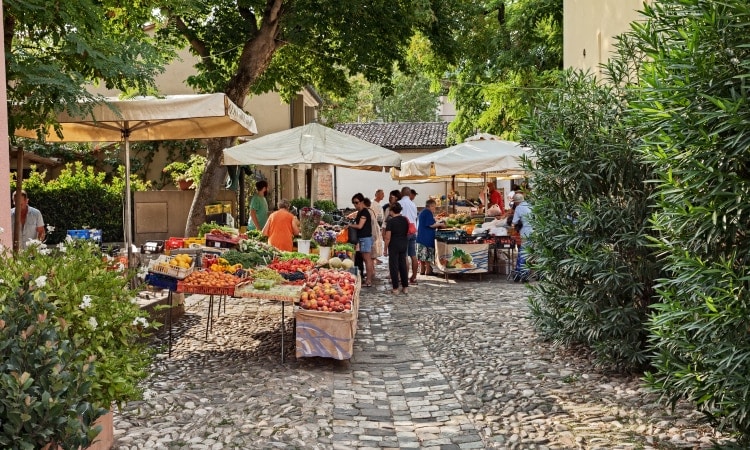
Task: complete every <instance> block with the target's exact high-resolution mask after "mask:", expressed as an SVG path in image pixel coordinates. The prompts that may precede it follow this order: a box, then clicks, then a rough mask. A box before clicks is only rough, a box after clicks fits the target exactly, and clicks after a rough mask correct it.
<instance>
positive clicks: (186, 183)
mask: <svg viewBox="0 0 750 450" xmlns="http://www.w3.org/2000/svg"><path fill="white" fill-rule="evenodd" d="M177 183H178V184H179V188H180V190H181V191H187V190H188V189H190V187H191V186H192V185H193V180H178V181H177Z"/></svg>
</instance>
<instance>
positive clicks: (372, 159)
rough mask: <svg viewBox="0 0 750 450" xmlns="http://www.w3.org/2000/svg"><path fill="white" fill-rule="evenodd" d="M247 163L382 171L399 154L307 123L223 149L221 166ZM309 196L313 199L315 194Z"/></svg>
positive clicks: (396, 160) (395, 163)
mask: <svg viewBox="0 0 750 450" xmlns="http://www.w3.org/2000/svg"><path fill="white" fill-rule="evenodd" d="M248 164H258V165H262V166H285V165H290V166H295V165H303V164H310V165H311V166H312V168H313V170H315V165H316V164H331V165H334V166H341V167H348V168H351V169H360V170H377V171H382V170H383V169H386V168H389V167H398V166H399V164H401V155H399V154H398V153H396V152H394V151H391V150H388V149H386V148H383V147H380V146H379V145H375V144H372V143H370V142H367V141H364V140H362V139H359V138H357V137H354V136H352V135H350V134H346V133H342V132H340V131H336V130H334V129H333V128H328V127H326V126H323V125H320V124H317V123H309V124H307V125H303V126H300V127H295V128H291V129H289V130H284V131H279V132H277V133H272V134H268V135H266V136H261V137H259V138H256V139H251V140H249V141H248V142H245V143H243V144H239V145H236V146H234V147H230V148H226V149H224V165H227V166H232V165H248ZM313 179H314V177H313ZM313 186H314V184H313ZM310 197H311V199H310V200H311V202H313V201H314V198H315V196H314V195H311V196H310Z"/></svg>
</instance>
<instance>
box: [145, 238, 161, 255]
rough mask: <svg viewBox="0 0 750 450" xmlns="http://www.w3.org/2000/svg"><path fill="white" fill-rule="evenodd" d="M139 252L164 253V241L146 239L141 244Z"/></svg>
mask: <svg viewBox="0 0 750 450" xmlns="http://www.w3.org/2000/svg"><path fill="white" fill-rule="evenodd" d="M141 253H144V254H147V255H150V254H154V253H164V241H147V242H146V243H145V244H143V245H141Z"/></svg>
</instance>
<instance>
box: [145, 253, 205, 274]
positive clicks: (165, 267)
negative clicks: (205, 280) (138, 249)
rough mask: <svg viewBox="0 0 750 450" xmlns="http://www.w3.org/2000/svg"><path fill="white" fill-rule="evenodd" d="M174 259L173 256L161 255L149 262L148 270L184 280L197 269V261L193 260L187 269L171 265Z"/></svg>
mask: <svg viewBox="0 0 750 450" xmlns="http://www.w3.org/2000/svg"><path fill="white" fill-rule="evenodd" d="M172 259H173V257H171V256H166V255H161V256H159V257H158V258H157V259H154V260H152V261H149V262H148V271H149V272H152V273H157V274H160V275H166V276H168V277H172V278H177V279H178V280H182V279H184V278H185V277H187V276H188V275H190V274H191V273H193V270H194V269H195V262H193V263H192V264H191V265H190V267H188V268H187V269H185V268H183V267H174V266H170V265H169V262H170V261H171V260H172Z"/></svg>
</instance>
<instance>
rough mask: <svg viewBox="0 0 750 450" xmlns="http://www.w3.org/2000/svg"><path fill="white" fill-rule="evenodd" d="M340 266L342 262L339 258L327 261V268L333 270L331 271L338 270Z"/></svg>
mask: <svg viewBox="0 0 750 450" xmlns="http://www.w3.org/2000/svg"><path fill="white" fill-rule="evenodd" d="M341 264H342V261H341V260H340V259H339V258H337V257H335V256H334V257H333V258H331V259H329V260H328V266H329V267H331V268H333V269H338V268H340V267H341Z"/></svg>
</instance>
